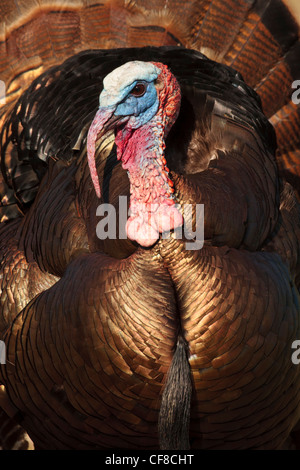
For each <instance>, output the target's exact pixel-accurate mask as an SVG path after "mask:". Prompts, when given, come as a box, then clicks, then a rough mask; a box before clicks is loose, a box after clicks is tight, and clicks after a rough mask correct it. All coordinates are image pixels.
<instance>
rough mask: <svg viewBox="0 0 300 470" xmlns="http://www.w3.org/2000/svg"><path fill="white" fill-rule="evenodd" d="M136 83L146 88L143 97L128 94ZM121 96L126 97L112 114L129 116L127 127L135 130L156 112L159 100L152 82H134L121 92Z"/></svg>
mask: <svg viewBox="0 0 300 470" xmlns="http://www.w3.org/2000/svg"><path fill="white" fill-rule="evenodd" d="M137 83H143V84H144V85H145V86H146V91H145V93H144V95H143V96H140V97H137V96H133V95H131V94H130V91H131V90H132V89H133V88H134V87H135V85H136V84H137ZM122 95H123V96H124V95H125V96H126V97H125V98H124V100H123V101H122V102H121V103H119V104H118V106H117V108H116V110H115V112H114V114H115V116H131V118H130V120H129V121H128V123H127V127H131V128H132V129H137V128H138V127H141V126H143V125H144V124H146V123H147V122H148V121H149V120H150V119H151V118H152V117H153V116H154V115H155V114H156V112H157V110H158V106H159V100H158V96H157V91H156V88H155V85H154V83H153V82H150V83H149V82H145V81H143V82H141V81H140V80H139V81H135V82H133V83H131V84H130V85H129V86H128V87H126V88H124V90H122Z"/></svg>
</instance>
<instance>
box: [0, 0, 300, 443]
mask: <svg viewBox="0 0 300 470" xmlns="http://www.w3.org/2000/svg"><path fill="white" fill-rule="evenodd" d="M0 13H1V14H2V17H3V18H4V20H5V21H4V22H3V25H2V29H1V30H0V79H1V80H3V82H4V83H5V86H6V104H5V105H4V106H2V107H1V108H0V116H1V175H2V176H1V180H0V195H1V203H0V215H1V225H0V263H1V266H0V270H1V278H0V282H1V284H0V332H1V337H0V339H1V340H3V341H5V345H6V359H7V360H6V364H1V366H0V383H1V384H3V385H4V387H5V389H1V395H0V406H2V407H3V409H4V411H5V412H6V413H7V415H9V416H10V417H11V419H13V423H15V422H16V421H17V422H18V423H19V425H20V426H22V428H23V429H24V430H25V431H26V432H27V433H28V434H29V436H30V438H31V439H32V440H33V442H34V445H35V448H37V449H109V448H119V449H120V448H125V449H128V448H130V449H158V448H159V447H161V448H162V449H187V448H189V447H190V448H192V449H281V448H284V447H285V446H286V445H287V443H288V445H289V443H290V438H291V435H293V437H295V433H293V430H294V429H296V426H297V423H298V421H299V418H300V367H299V366H298V365H297V364H294V363H293V362H292V360H291V356H292V353H293V349H292V344H293V342H294V341H295V340H298V339H299V340H300V325H299V314H300V311H299V310H300V306H299V279H300V278H299V268H300V263H299V254H300V245H299V240H300V219H299V203H298V198H299V194H300V193H299V191H300V186H299V177H300V167H299V158H298V157H299V143H300V142H299V135H300V133H299V130H300V129H299V123H300V116H299V106H297V104H295V103H294V102H293V98H292V93H293V91H294V90H293V88H292V83H293V82H294V81H295V80H297V79H298V78H299V77H300V74H299V72H300V70H299V51H300V47H299V26H298V23H297V21H296V19H295V18H296V16H297V14H296V10H294V7H293V5H292V6H291V7H290V6H289V8H288V7H287V6H286V4H285V3H283V2H282V1H280V0H274V1H272V2H265V1H262V0H257V1H254V0H253V1H244V0H226V1H219V0H207V1H206V0H205V1H201V2H198V1H192V0H191V1H186V2H183V1H179V0H168V1H166V2H164V4H162V2H160V1H156V0H152V1H150V2H144V1H142V0H141V1H139V0H137V1H135V2H133V1H132V2H131V1H130V2H123V1H105V2H102V3H100V2H86V1H85V2H81V1H80V0H78V1H76V2H70V1H68V2H64V1H58V2H53V3H51V4H48V3H46V2H45V4H44V2H39V4H37V3H36V2H35V1H31V2H26V3H24V2H18V7H17V6H15V4H12V3H10V2H7V1H5V0H1V2H0ZM145 46H150V47H145ZM202 54H204V55H205V56H207V57H208V58H206V57H205V56H203V55H202ZM135 59H137V60H141V61H146V62H149V61H152V62H161V63H163V64H165V65H167V66H168V67H169V69H170V70H171V72H172V73H173V74H174V76H175V77H176V78H177V80H178V83H179V85H180V89H181V96H182V100H181V108H180V113H179V115H178V118H177V119H176V122H175V124H174V125H173V127H172V129H171V130H170V133H169V135H168V136H167V138H166V150H165V158H166V162H167V165H168V168H169V169H170V176H171V180H172V182H173V183H172V184H173V185H174V190H175V192H174V194H175V198H176V201H177V202H178V203H179V204H180V205H181V207H184V206H185V205H186V204H191V205H193V206H195V204H203V205H204V229H205V232H204V236H205V240H204V246H203V247H202V248H201V249H197V250H188V249H186V242H187V241H188V240H187V239H178V238H176V237H175V236H173V235H172V236H171V237H170V238H168V239H164V238H163V237H161V238H160V239H159V240H158V241H157V242H156V243H155V244H154V245H153V246H152V247H151V248H147V249H145V248H143V246H139V245H138V244H136V243H134V242H133V241H131V240H129V239H128V238H127V239H121V240H120V239H106V240H100V239H99V238H98V236H97V232H96V227H97V224H98V223H99V220H101V218H100V217H99V216H97V214H96V209H97V207H98V205H99V200H98V199H97V197H96V194H95V191H94V188H93V186H92V183H91V177H90V172H89V167H88V163H87V149H86V137H87V132H88V128H89V126H90V124H91V122H92V119H93V117H94V115H95V112H96V110H97V107H98V100H99V94H100V92H101V90H102V82H103V78H104V77H105V76H107V74H108V73H110V72H111V71H113V70H114V69H116V68H117V67H119V66H120V65H122V64H124V63H126V62H128V61H132V60H135ZM34 80H35V81H34ZM253 89H254V90H255V91H253ZM271 124H272V125H273V127H272V125H271ZM96 162H97V172H98V175H99V180H100V182H101V187H102V196H101V201H100V202H104V203H110V204H113V206H114V207H115V208H116V214H117V220H119V213H120V211H121V208H120V207H119V196H126V197H128V198H129V196H130V185H129V179H128V175H127V172H126V171H124V169H123V168H122V165H121V164H120V162H119V161H118V160H117V156H116V148H115V146H114V134H113V132H109V133H106V134H105V135H104V136H103V138H102V141H99V142H98V144H97V150H96ZM184 217H185V220H186V221H189V222H193V223H194V225H195V223H196V219H195V213H194V212H191V213H189V212H187V213H185V214H184ZM117 228H119V227H117ZM185 235H186V234H185ZM4 390H5V391H4ZM5 416H6V415H4V413H2V415H1V419H2V422H3V429H4V428H5V427H4V420H5V419H8V418H5ZM19 431H20V432H23V431H22V429H19ZM292 445H293V446H296V445H297V439H296V440H295V442H294V441H293V442H292Z"/></svg>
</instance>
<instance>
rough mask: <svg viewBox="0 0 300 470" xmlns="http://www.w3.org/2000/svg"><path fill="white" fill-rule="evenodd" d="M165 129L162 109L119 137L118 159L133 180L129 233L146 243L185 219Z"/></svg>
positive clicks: (117, 142)
mask: <svg viewBox="0 0 300 470" xmlns="http://www.w3.org/2000/svg"><path fill="white" fill-rule="evenodd" d="M165 130H166V128H165V126H164V124H163V122H162V119H161V113H158V114H157V115H156V116H155V117H154V118H152V119H151V121H149V123H147V125H144V126H142V127H140V128H139V129H135V130H132V129H126V128H124V129H122V130H118V131H117V134H116V139H115V142H116V145H117V154H118V159H120V160H122V166H123V168H124V169H125V170H127V171H128V176H129V180H130V193H131V194H130V217H129V219H128V220H127V224H126V232H127V236H128V238H130V239H131V240H134V241H136V242H137V243H139V244H140V245H141V246H144V247H149V246H152V245H153V244H154V243H155V242H156V241H157V240H158V239H159V236H160V233H163V232H169V231H170V230H173V229H175V228H177V227H180V226H181V225H182V223H183V218H182V215H181V213H180V212H179V209H178V207H177V206H176V205H175V200H174V196H173V193H174V188H173V182H172V181H171V179H170V178H169V169H168V168H167V166H166V160H165V156H164V149H165V141H164V137H165V135H164V134H165Z"/></svg>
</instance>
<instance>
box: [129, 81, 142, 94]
mask: <svg viewBox="0 0 300 470" xmlns="http://www.w3.org/2000/svg"><path fill="white" fill-rule="evenodd" d="M145 91H146V87H145V85H144V84H143V83H137V84H136V85H135V87H134V88H132V90H131V92H130V94H131V95H133V96H143V95H144V93H145Z"/></svg>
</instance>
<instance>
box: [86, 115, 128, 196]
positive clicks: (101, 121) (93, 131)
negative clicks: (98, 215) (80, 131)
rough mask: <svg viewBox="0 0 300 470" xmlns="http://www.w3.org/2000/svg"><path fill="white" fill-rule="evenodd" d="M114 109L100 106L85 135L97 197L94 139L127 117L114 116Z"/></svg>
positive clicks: (98, 190) (97, 185)
mask: <svg viewBox="0 0 300 470" xmlns="http://www.w3.org/2000/svg"><path fill="white" fill-rule="evenodd" d="M115 109H116V106H107V107H100V108H99V109H98V111H97V113H96V115H95V117H94V119H93V122H92V124H91V126H90V128H89V131H88V135H87V158H88V164H89V168H90V174H91V178H92V182H93V185H94V188H95V191H96V194H97V197H98V198H100V196H101V190H100V183H99V178H98V173H97V168H96V159H95V152H96V141H97V140H98V139H99V138H101V137H102V136H103V135H104V134H105V133H106V132H108V131H110V130H111V129H114V128H115V127H116V125H117V123H120V121H121V123H123V122H125V121H126V120H127V119H128V118H127V117H126V118H124V116H115V115H114V111H115Z"/></svg>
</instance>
